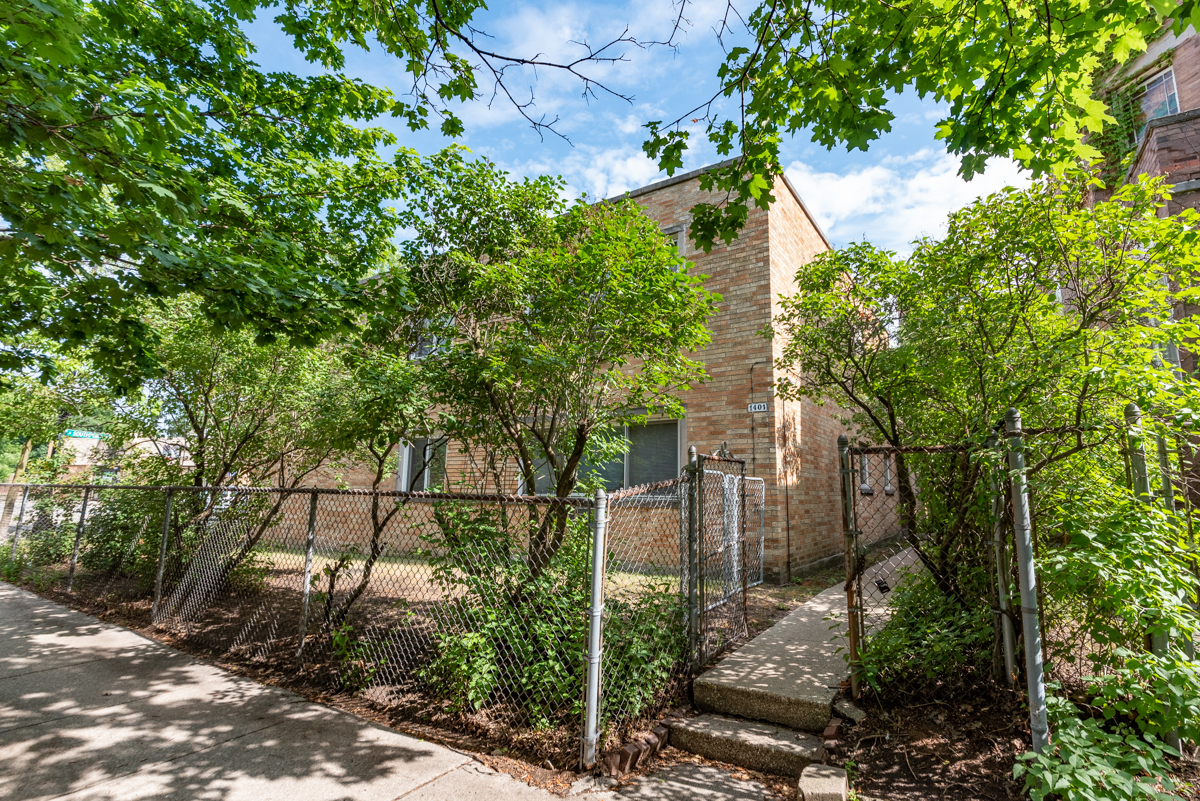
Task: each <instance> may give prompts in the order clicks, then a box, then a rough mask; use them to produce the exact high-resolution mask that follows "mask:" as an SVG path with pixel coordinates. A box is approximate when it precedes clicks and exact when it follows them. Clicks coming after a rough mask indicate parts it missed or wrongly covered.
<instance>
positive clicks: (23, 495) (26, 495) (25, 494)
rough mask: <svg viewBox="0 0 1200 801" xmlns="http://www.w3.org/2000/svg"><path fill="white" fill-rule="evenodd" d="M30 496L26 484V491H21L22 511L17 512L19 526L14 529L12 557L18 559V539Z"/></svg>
mask: <svg viewBox="0 0 1200 801" xmlns="http://www.w3.org/2000/svg"><path fill="white" fill-rule="evenodd" d="M28 498H29V485H28V484H26V485H25V491H24V492H23V493H21V511H20V513H19V514H17V528H16V530H15V531H13V541H12V559H13V561H14V562H15V561H16V560H17V540H19V539H20V538H21V524H22V523H23V522H24V521H25V501H26V499H28Z"/></svg>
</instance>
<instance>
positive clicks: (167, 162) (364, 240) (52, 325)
mask: <svg viewBox="0 0 1200 801" xmlns="http://www.w3.org/2000/svg"><path fill="white" fill-rule="evenodd" d="M272 5H273V4H272ZM266 7H267V4H265V3H259V2H256V0H250V1H249V2H240V0H216V2H193V0H165V2H159V3H154V4H147V3H145V2H143V1H142V0H46V1H45V2H42V1H41V0H36V1H35V0H17V2H15V3H9V4H5V6H4V7H3V9H0V41H2V42H3V45H2V46H0V72H3V74H4V76H5V79H4V81H2V82H0V109H3V111H0V162H2V163H3V164H4V175H5V179H4V181H3V182H2V183H0V275H2V276H3V282H2V284H0V287H2V290H3V291H2V292H0V320H2V322H0V369H7V370H17V369H25V368H28V367H38V368H40V369H42V370H44V371H49V370H52V369H53V366H54V364H53V361H52V360H48V359H43V358H39V354H38V353H37V352H36V351H29V350H28V349H24V348H22V347H21V346H20V344H19V342H18V340H19V338H20V337H21V336H22V335H23V334H25V333H28V332H39V333H41V334H44V335H45V336H46V337H47V338H49V339H50V340H52V341H54V342H57V343H61V344H62V345H64V346H67V347H82V346H84V345H86V346H87V347H88V349H89V350H90V352H91V358H92V359H93V361H94V362H95V363H96V364H97V366H99V367H100V368H102V369H104V370H106V371H107V372H108V373H109V374H110V376H111V377H113V378H114V379H117V380H119V382H120V383H121V384H122V386H124V387H126V388H128V387H130V386H136V384H137V383H138V380H139V379H140V378H141V377H143V376H146V375H153V374H154V373H155V372H156V371H157V370H158V369H160V367H161V365H159V364H158V363H156V362H155V360H154V356H153V353H154V350H155V349H154V334H153V331H152V330H151V329H150V328H149V327H148V326H147V325H146V323H145V321H144V320H143V318H142V312H143V304H144V302H146V301H147V300H151V301H154V302H160V301H162V300H163V299H169V298H172V297H176V296H179V295H181V294H184V293H190V294H193V295H195V296H196V297H197V298H199V301H200V304H199V308H200V309H201V311H202V312H203V313H204V316H205V317H206V319H208V320H209V321H210V322H211V323H214V324H216V325H217V326H219V327H221V328H226V329H232V328H238V327H241V326H248V327H249V329H250V330H252V331H253V332H254V333H255V335H256V337H257V340H258V341H259V342H260V343H263V344H267V343H270V342H271V341H273V340H274V339H275V338H276V337H283V338H287V339H288V340H289V341H291V342H293V343H297V344H311V343H313V342H315V341H317V340H318V339H320V338H321V337H323V336H327V335H329V334H331V333H333V332H337V331H343V332H344V331H347V330H352V329H354V328H355V327H356V325H357V322H358V320H359V319H361V315H362V313H363V312H362V309H361V306H360V305H359V304H360V301H361V294H360V291H361V287H360V285H359V284H358V280H359V279H360V278H362V277H363V276H365V275H367V274H369V273H371V272H374V271H378V270H379V269H381V268H382V267H383V266H384V265H385V264H386V263H387V261H388V259H389V257H390V256H391V254H392V253H393V251H394V246H393V244H392V237H393V235H394V233H395V228H396V217H395V214H394V212H393V211H392V209H391V208H390V207H389V205H388V203H389V200H390V199H391V198H395V197H398V196H399V195H400V194H401V191H400V190H401V186H402V184H403V181H404V179H405V177H406V176H407V175H408V174H409V172H410V169H411V166H412V163H413V160H414V156H413V154H412V152H411V151H408V150H405V149H403V148H402V149H400V150H399V151H398V153H397V154H396V156H395V157H394V158H392V159H390V160H386V159H384V158H382V156H381V155H380V150H381V149H383V148H389V147H392V146H393V145H395V144H396V139H395V137H394V136H393V135H392V134H390V133H387V132H386V131H384V130H382V129H379V128H369V127H361V126H362V125H364V124H366V123H368V122H370V121H371V120H375V119H378V118H381V117H388V116H392V117H399V118H401V119H403V120H404V121H405V122H406V123H407V124H408V125H409V126H410V127H412V128H421V127H424V126H426V125H427V124H428V117H429V114H430V112H431V111H432V112H434V113H437V114H441V115H442V116H443V118H444V123H443V126H442V127H443V130H444V131H445V132H446V133H448V134H451V135H453V134H457V133H458V132H461V130H462V125H461V123H460V122H458V120H457V118H456V117H455V116H454V115H453V114H452V113H450V112H449V111H448V110H447V109H446V105H445V104H446V103H448V102H450V101H451V100H454V101H465V100H470V99H472V98H474V97H475V93H476V90H477V81H476V71H477V69H488V70H490V72H491V73H492V74H493V75H494V76H496V80H497V81H501V80H502V76H503V70H504V67H503V66H502V65H501V64H500V63H498V62H497V61H496V60H497V59H499V60H500V61H505V60H506V59H507V62H511V63H512V64H514V65H515V64H518V63H525V62H527V61H528V60H526V59H520V58H515V57H513V58H509V57H506V56H504V55H503V54H497V53H490V52H487V51H484V50H482V49H479V48H478V47H476V48H475V52H476V53H477V54H479V55H480V56H481V57H485V61H487V59H489V58H490V59H491V61H490V62H488V64H489V65H490V66H487V67H485V66H483V65H476V64H472V63H471V62H469V61H468V60H467V59H465V58H463V57H461V56H459V55H457V54H456V53H455V52H453V51H452V49H451V48H452V46H459V45H463V43H465V46H467V47H468V48H470V47H472V46H473V45H472V42H473V39H474V36H475V34H476V33H477V32H476V31H474V30H473V29H472V28H471V26H470V20H471V17H472V15H473V14H474V13H475V12H476V11H477V10H478V8H479V6H478V4H476V3H474V2H470V1H469V0H468V2H457V1H456V0H449V2H446V0H437V2H433V3H424V2H420V0H412V1H411V2H407V3H403V4H401V5H400V6H398V7H394V8H392V9H391V10H390V12H389V13H387V14H379V13H378V11H377V9H375V8H373V7H368V6H357V5H346V4H335V5H329V4H325V3H315V4H313V3H303V4H301V3H297V2H287V3H284V4H283V6H282V8H281V9H280V15H279V16H278V17H277V19H278V20H279V21H280V22H281V24H282V25H283V27H284V28H285V30H286V31H287V32H288V33H289V34H291V35H292V36H293V37H294V39H295V41H296V44H297V47H299V48H300V49H301V50H302V51H303V53H304V54H305V56H307V57H308V58H309V59H311V60H313V61H314V62H318V63H319V64H321V65H322V66H324V67H326V68H331V69H336V70H340V69H341V68H342V64H343V56H342V50H341V48H342V47H343V46H345V45H348V44H356V45H362V46H366V40H367V38H368V37H370V36H372V35H374V36H375V38H376V39H377V41H379V42H380V43H381V44H383V46H384V47H385V48H386V49H387V50H388V51H389V52H391V53H393V54H394V55H396V56H398V57H399V58H401V59H402V60H403V62H404V65H405V66H404V69H405V70H407V72H408V73H409V74H410V75H411V76H412V77H413V79H414V94H413V96H412V97H411V99H410V100H409V101H407V102H406V101H401V100H398V99H397V98H396V97H394V96H393V95H392V93H391V92H389V91H387V90H384V89H379V88H376V87H373V86H370V85H368V84H365V83H363V82H362V81H358V80H353V79H350V78H347V77H345V76H343V75H340V74H337V73H333V74H325V75H318V76H316V77H311V78H302V77H298V76H296V75H292V74H288V73H267V72H263V71H262V70H261V69H259V68H258V66H257V65H256V64H255V63H254V61H253V60H252V54H253V50H254V48H253V46H252V45H251V43H250V41H249V40H248V39H247V37H246V35H245V34H244V32H243V31H242V28H241V25H242V23H243V22H245V21H247V20H250V19H252V18H253V16H254V14H255V13H256V11H257V10H259V9H260V8H266ZM593 60H601V61H603V60H607V57H606V56H604V55H600V54H592V53H589V54H585V55H584V57H583V58H581V59H580V60H577V61H575V62H572V63H571V64H565V65H559V66H562V67H563V68H564V69H570V70H572V72H575V73H576V74H581V73H579V70H580V69H582V67H583V66H584V65H585V64H586V63H588V62H589V61H593ZM528 63H530V64H534V63H535V62H534V61H528ZM536 63H537V64H539V65H540V66H542V67H553V66H556V65H552V64H549V63H545V62H536ZM514 102H516V101H514Z"/></svg>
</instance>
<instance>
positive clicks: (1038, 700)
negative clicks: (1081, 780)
mask: <svg viewBox="0 0 1200 801" xmlns="http://www.w3.org/2000/svg"><path fill="white" fill-rule="evenodd" d="M1004 423H1005V428H1006V429H1007V431H1008V467H1009V470H1010V471H1011V479H1010V480H1011V481H1012V502H1013V533H1014V534H1015V535H1016V536H1015V538H1014V539H1016V541H1017V562H1018V570H1017V577H1018V579H1019V583H1020V588H1021V622H1022V624H1023V628H1024V636H1025V679H1026V683H1027V686H1028V691H1029V729H1030V732H1031V733H1032V734H1033V750H1034V751H1036V752H1038V753H1039V754H1040V753H1041V752H1042V751H1043V750H1045V748H1046V746H1047V745H1049V743H1050V727H1049V725H1048V724H1047V722H1046V676H1045V671H1044V669H1043V665H1042V632H1041V628H1040V626H1039V624H1038V598H1037V572H1036V570H1035V568H1034V564H1033V533H1032V530H1031V529H1032V526H1031V524H1030V520H1029V497H1028V495H1027V489H1026V484H1025V443H1024V440H1023V436H1022V433H1023V432H1022V430H1021V414H1020V412H1018V411H1017V410H1016V409H1009V410H1008V414H1006V415H1005V416H1004Z"/></svg>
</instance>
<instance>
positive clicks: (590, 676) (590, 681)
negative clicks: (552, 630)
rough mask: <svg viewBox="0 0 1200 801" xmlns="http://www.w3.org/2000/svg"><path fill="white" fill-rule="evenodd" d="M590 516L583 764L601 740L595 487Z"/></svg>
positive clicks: (600, 579) (599, 539) (599, 522)
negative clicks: (590, 591)
mask: <svg viewBox="0 0 1200 801" xmlns="http://www.w3.org/2000/svg"><path fill="white" fill-rule="evenodd" d="M593 514H594V517H593V519H592V521H593V522H592V611H591V621H590V625H589V628H588V666H587V697H586V701H585V703H586V707H585V712H584V721H585V723H584V725H585V729H584V734H583V744H582V745H583V748H582V754H581V759H580V761H581V762H582V764H583V767H585V768H590V767H591V766H592V765H594V764H596V746H597V743H598V741H599V739H600V733H599V730H598V724H599V719H600V668H601V664H600V658H601V655H602V648H603V644H602V637H601V634H602V631H603V623H604V569H605V561H606V553H607V547H606V544H605V539H606V535H607V533H608V496H606V495H605V494H604V490H602V489H598V490H596V500H595V507H594V509H593Z"/></svg>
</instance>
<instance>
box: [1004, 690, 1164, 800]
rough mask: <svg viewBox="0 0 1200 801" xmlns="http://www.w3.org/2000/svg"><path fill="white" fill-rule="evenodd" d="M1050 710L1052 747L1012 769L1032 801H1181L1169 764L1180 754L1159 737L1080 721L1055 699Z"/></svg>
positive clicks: (1120, 726) (1072, 710)
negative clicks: (1170, 756)
mask: <svg viewBox="0 0 1200 801" xmlns="http://www.w3.org/2000/svg"><path fill="white" fill-rule="evenodd" d="M1047 704H1048V707H1049V709H1048V711H1049V718H1050V722H1051V724H1052V726H1053V729H1054V738H1053V741H1052V743H1051V745H1050V747H1049V748H1048V749H1046V751H1045V752H1043V753H1041V754H1035V753H1028V754H1024V755H1022V756H1021V757H1020V760H1021V761H1020V762H1018V763H1017V765H1016V767H1015V768H1014V769H1013V775H1015V776H1016V777H1017V778H1018V779H1019V778H1021V777H1022V776H1024V777H1025V790H1026V792H1028V793H1029V797H1030V799H1031V801H1043V799H1048V798H1061V799H1070V800H1071V801H1117V800H1118V799H1130V800H1131V801H1132V800H1135V799H1153V800H1154V801H1178V799H1179V796H1177V795H1174V790H1175V789H1176V787H1175V784H1174V782H1172V781H1171V780H1170V779H1168V778H1167V775H1168V774H1169V773H1170V770H1171V768H1170V765H1168V764H1167V761H1166V759H1165V756H1166V755H1167V754H1176V752H1175V751H1173V750H1172V749H1170V748H1168V747H1167V746H1165V745H1163V743H1162V742H1161V741H1160V740H1159V739H1158V738H1157V737H1155V736H1153V735H1144V736H1142V735H1139V734H1138V733H1137V732H1136V731H1134V730H1133V729H1131V728H1130V727H1129V726H1127V725H1125V724H1124V723H1110V724H1108V725H1107V726H1106V725H1102V724H1101V722H1100V721H1098V720H1095V719H1093V718H1080V717H1079V715H1078V710H1076V708H1075V706H1074V705H1073V704H1072V703H1071V702H1070V701H1067V700H1066V699H1064V698H1059V697H1056V696H1050V697H1049V698H1047Z"/></svg>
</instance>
